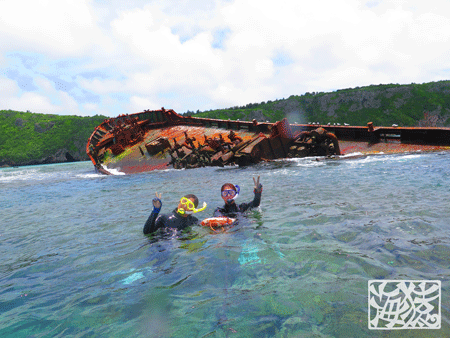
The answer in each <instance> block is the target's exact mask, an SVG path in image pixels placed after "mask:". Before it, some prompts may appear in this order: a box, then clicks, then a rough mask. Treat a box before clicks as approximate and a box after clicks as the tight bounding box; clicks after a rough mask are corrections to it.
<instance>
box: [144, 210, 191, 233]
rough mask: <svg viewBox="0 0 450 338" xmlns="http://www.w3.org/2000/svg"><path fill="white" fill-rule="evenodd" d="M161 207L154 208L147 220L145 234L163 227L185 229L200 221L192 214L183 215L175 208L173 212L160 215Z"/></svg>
mask: <svg viewBox="0 0 450 338" xmlns="http://www.w3.org/2000/svg"><path fill="white" fill-rule="evenodd" d="M160 210H161V208H159V209H157V208H153V211H152V213H151V214H150V216H149V217H148V219H147V222H145V225H144V234H149V233H152V232H154V231H156V230H158V229H161V228H171V229H176V230H183V229H185V228H187V227H190V226H191V225H194V224H197V223H199V221H198V219H197V218H196V217H194V216H192V215H188V216H187V217H183V216H181V215H179V214H178V213H177V209H174V210H173V211H172V213H171V214H163V215H160V216H158V214H159V211H160Z"/></svg>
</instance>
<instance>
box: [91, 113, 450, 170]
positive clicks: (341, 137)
mask: <svg viewBox="0 0 450 338" xmlns="http://www.w3.org/2000/svg"><path fill="white" fill-rule="evenodd" d="M442 150H450V129H449V128H404V127H403V128H402V127H381V128H374V127H373V126H372V124H371V123H369V124H368V126H367V127H355V126H330V125H322V126H319V125H297V124H296V125H289V124H288V123H287V120H283V121H280V122H276V123H258V122H256V121H255V120H254V121H252V122H248V121H224V120H215V119H202V118H192V117H183V116H180V115H178V114H176V113H175V112H174V111H173V110H165V109H164V108H162V109H161V110H154V111H144V112H141V113H136V114H131V115H121V116H118V117H117V118H112V119H108V120H105V121H104V122H103V123H102V124H101V125H100V126H98V127H97V128H96V129H95V130H94V132H93V133H92V135H91V137H90V138H89V140H88V143H87V146H86V151H87V153H88V155H89V157H90V158H91V160H92V162H93V163H94V165H95V167H96V168H97V169H98V170H99V171H100V172H102V173H104V174H111V173H112V172H114V171H119V172H121V173H125V174H131V173H140V172H145V171H152V170H156V169H166V168H172V167H174V168H196V167H201V166H211V165H218V166H223V165H227V164H243V165H247V164H251V163H258V162H260V161H266V160H273V159H278V158H289V157H305V156H330V155H349V154H352V153H355V154H357V153H361V154H377V153H405V152H417V151H442Z"/></svg>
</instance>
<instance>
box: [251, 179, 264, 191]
mask: <svg viewBox="0 0 450 338" xmlns="http://www.w3.org/2000/svg"><path fill="white" fill-rule="evenodd" d="M253 183H255V188H254V189H255V192H261V191H262V184H261V183H259V176H258V178H257V179H255V178H254V177H253Z"/></svg>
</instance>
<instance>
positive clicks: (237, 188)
mask: <svg viewBox="0 0 450 338" xmlns="http://www.w3.org/2000/svg"><path fill="white" fill-rule="evenodd" d="M235 187H236V195H234V197H233V199H234V200H235V199H236V198H238V196H239V191H241V188H239V186H238V185H237V184H236V185H235Z"/></svg>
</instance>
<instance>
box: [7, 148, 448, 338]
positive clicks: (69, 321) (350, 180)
mask: <svg viewBox="0 0 450 338" xmlns="http://www.w3.org/2000/svg"><path fill="white" fill-rule="evenodd" d="M258 175H259V176H260V177H261V183H262V184H263V187H264V188H263V195H262V202H261V206H260V207H259V208H257V209H254V210H252V211H250V212H248V213H246V214H244V215H242V216H240V217H239V222H238V225H236V226H234V227H232V228H230V229H228V230H227V231H225V232H222V231H219V232H213V231H211V230H210V229H208V228H204V227H201V226H195V227H193V228H192V229H191V230H190V231H189V232H186V233H181V234H177V235H174V236H172V237H170V238H161V237H152V236H145V235H143V233H142V228H143V225H144V223H145V221H146V219H147V217H148V215H149V214H150V212H151V209H152V198H153V197H154V193H155V191H157V192H161V193H162V201H163V206H162V213H168V212H170V211H171V210H172V209H173V208H174V207H175V206H176V205H177V203H178V201H179V199H180V197H181V196H182V195H184V194H186V193H194V194H196V195H197V196H198V197H199V200H200V203H202V202H203V201H206V202H207V204H208V208H207V209H206V211H204V212H202V213H199V214H196V215H197V216H198V217H199V218H200V219H203V218H206V217H211V216H212V213H213V210H214V208H215V207H217V206H219V205H222V200H221V198H220V187H221V185H222V184H223V183H226V182H231V183H234V184H238V185H240V187H241V194H240V196H239V198H238V200H237V202H239V203H242V202H248V201H250V200H252V198H253V180H252V177H256V176H258ZM449 183H450V153H448V152H443V153H426V154H420V153H415V154H402V155H376V156H369V157H363V158H357V159H349V158H347V159H345V158H344V159H340V160H325V159H323V158H317V159H316V158H309V159H295V160H289V161H276V162H271V163H263V164H259V165H255V166H252V167H245V168H239V167H228V168H201V169H193V170H173V169H170V170H163V171H154V172H149V173H144V174H138V175H117V176H103V175H100V174H97V173H96V172H95V171H94V170H93V167H92V164H91V163H89V162H80V163H71V164H58V165H43V166H30V167H19V168H3V169H0V214H1V218H0V220H1V228H0V257H1V259H0V337H14V338H17V337H258V338H259V337H449V336H450V323H449V319H450V312H449V311H450V283H449V276H450V207H449V206H450V188H449ZM373 279H385V280H393V279H395V280H440V281H441V291H442V293H441V329H438V330H428V329H426V330H383V331H380V330H369V329H368V281H369V280H373Z"/></svg>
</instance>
